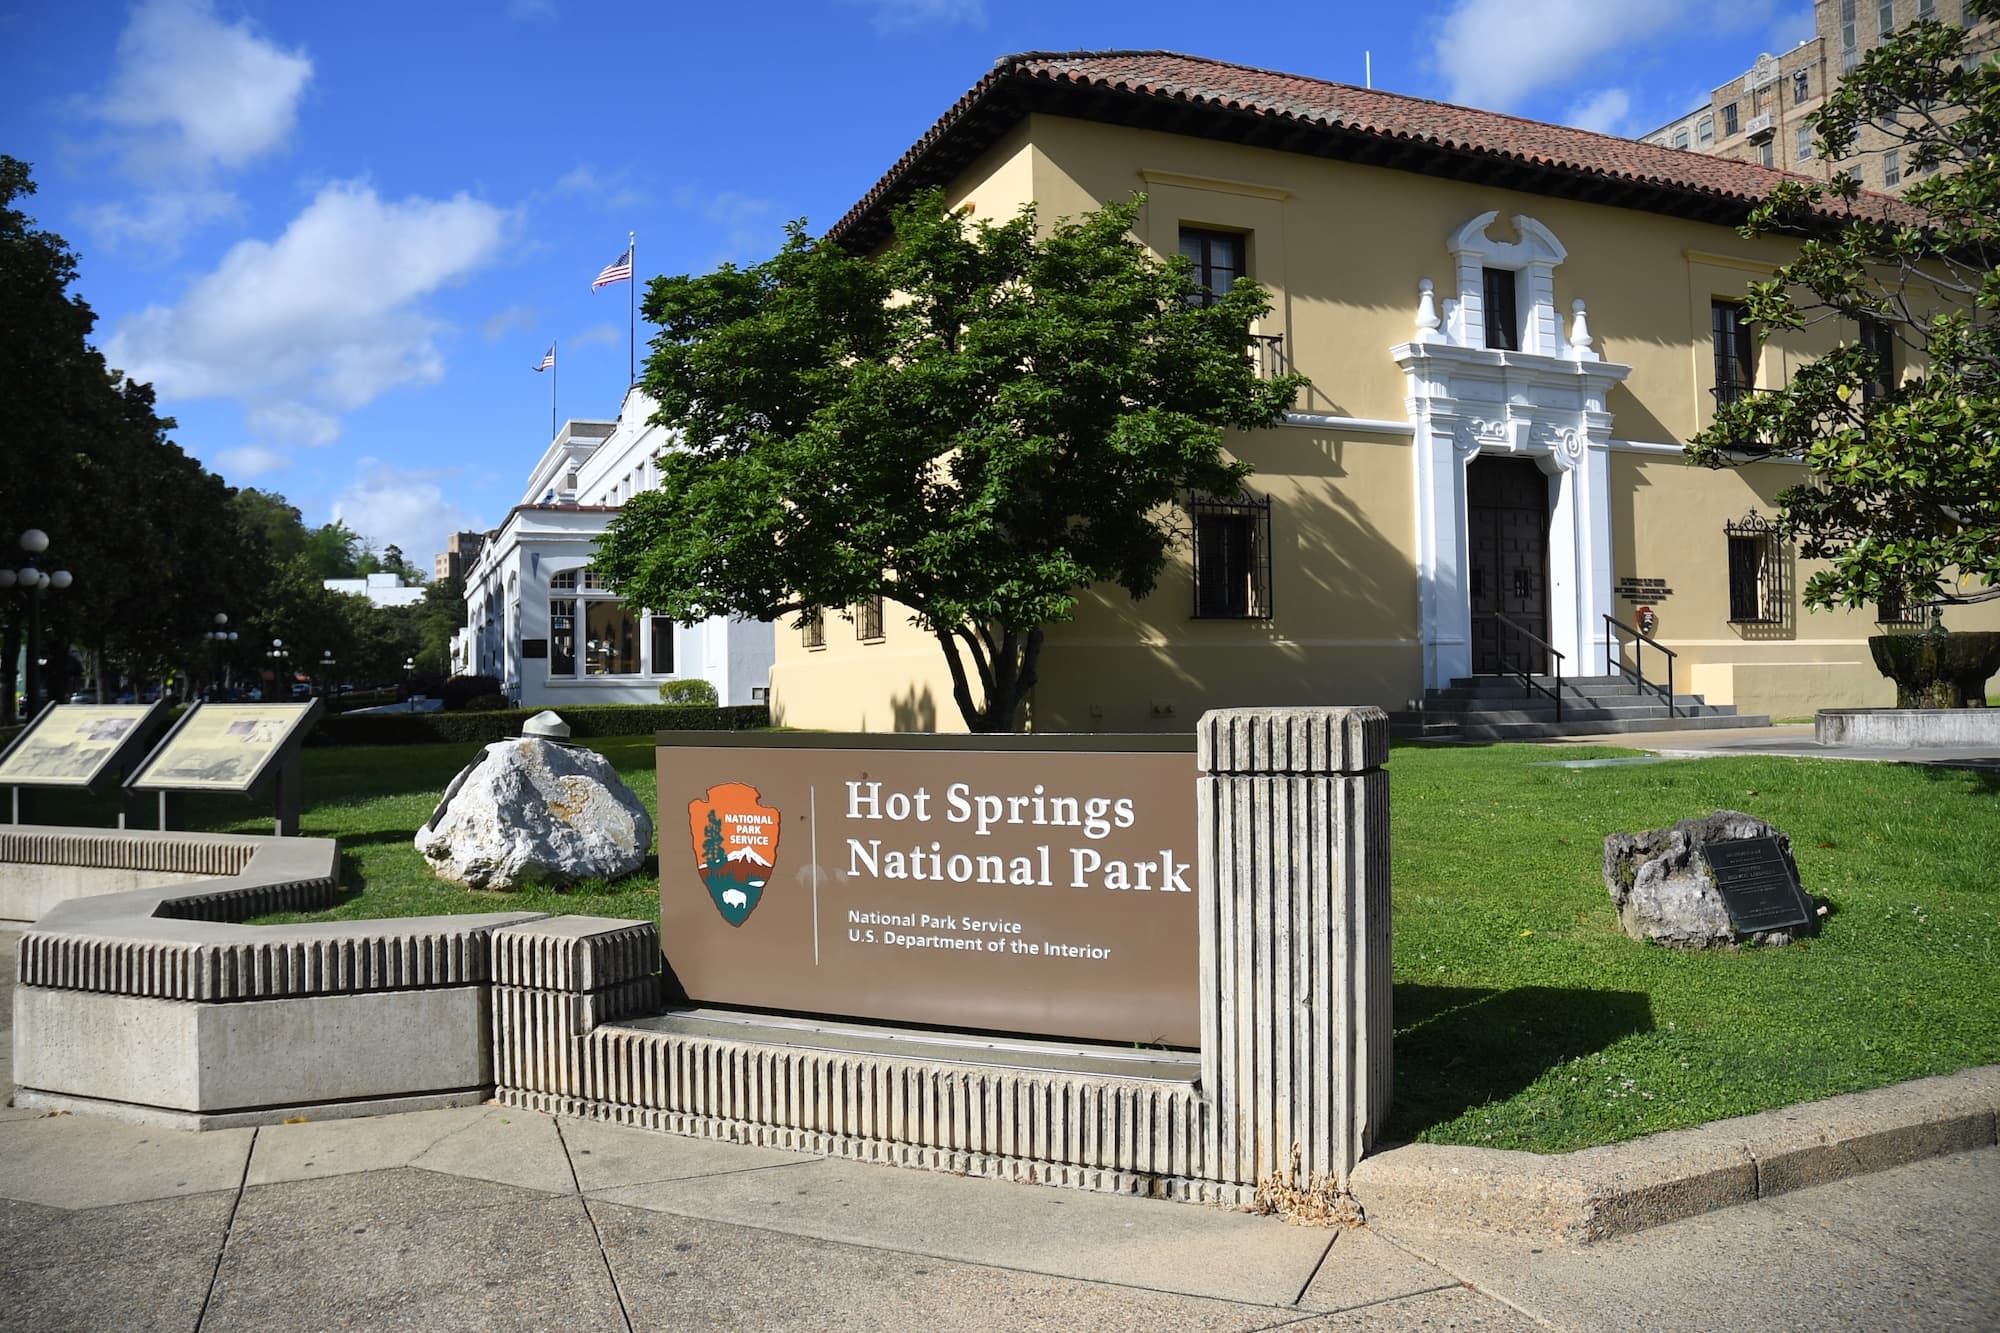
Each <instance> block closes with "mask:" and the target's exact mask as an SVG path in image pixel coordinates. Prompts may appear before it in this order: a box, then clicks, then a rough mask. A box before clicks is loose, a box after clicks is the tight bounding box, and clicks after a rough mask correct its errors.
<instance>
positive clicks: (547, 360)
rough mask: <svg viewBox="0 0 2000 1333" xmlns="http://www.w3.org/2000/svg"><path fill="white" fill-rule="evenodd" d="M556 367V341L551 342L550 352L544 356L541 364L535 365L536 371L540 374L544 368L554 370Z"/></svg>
mask: <svg viewBox="0 0 2000 1333" xmlns="http://www.w3.org/2000/svg"><path fill="white" fill-rule="evenodd" d="M555 368H556V345H555V344H554V343H550V344H549V350H548V354H547V355H546V356H544V357H543V358H542V362H541V364H540V365H538V366H536V367H535V373H536V374H538V375H539V374H540V373H541V372H543V371H544V370H554V369H555Z"/></svg>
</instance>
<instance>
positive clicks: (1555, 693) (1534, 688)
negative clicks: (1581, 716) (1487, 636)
mask: <svg viewBox="0 0 2000 1333" xmlns="http://www.w3.org/2000/svg"><path fill="white" fill-rule="evenodd" d="M1486 614H1487V615H1489V616H1491V617H1492V618H1493V619H1495V620H1497V621H1499V622H1500V623H1501V624H1502V625H1505V626H1506V627H1507V628H1508V629H1511V630H1513V631H1514V632H1515V633H1516V634H1519V635H1520V636H1521V637H1522V638H1524V639H1532V640H1534V641H1535V642H1536V643H1537V644H1539V645H1541V646H1542V647H1543V648H1545V649H1547V650H1548V653H1549V655H1550V656H1551V657H1553V658H1555V660H1556V670H1555V677H1556V687H1555V688H1554V689H1550V688H1549V687H1548V686H1546V685H1544V684H1542V683H1541V682H1540V681H1538V680H1536V679H1535V676H1534V673H1533V672H1531V671H1527V670H1524V669H1523V668H1521V667H1517V666H1515V665H1514V664H1513V661H1512V659H1511V658H1510V657H1509V656H1508V653H1507V639H1506V636H1505V635H1501V636H1499V637H1498V640H1497V642H1496V644H1495V647H1496V648H1497V649H1498V650H1499V653H1500V667H1501V670H1502V672H1503V673H1504V674H1506V675H1509V676H1512V677H1513V678H1514V679H1516V680H1518V681H1520V682H1521V684H1522V685H1523V686H1524V687H1525V688H1524V689H1523V690H1522V691H1521V693H1522V694H1523V695H1524V696H1525V695H1529V694H1534V693H1536V692H1538V691H1539V692H1540V693H1542V694H1546V695H1548V696H1549V698H1551V699H1553V700H1555V704H1556V721H1558V722H1560V721H1562V720H1563V696H1562V688H1563V662H1564V660H1565V659H1564V657H1563V655H1562V652H1561V650H1560V649H1558V648H1557V647H1556V646H1555V645H1554V644H1552V643H1550V642H1549V641H1548V640H1547V639H1544V638H1543V637H1542V636H1541V635H1539V634H1537V633H1535V632H1534V631H1533V630H1531V629H1529V628H1528V627H1527V626H1525V625H1522V624H1521V623H1520V622H1519V621H1516V620H1512V619H1510V618H1508V617H1507V616H1506V615H1504V614H1502V613H1501V612H1498V611H1488V612H1486Z"/></svg>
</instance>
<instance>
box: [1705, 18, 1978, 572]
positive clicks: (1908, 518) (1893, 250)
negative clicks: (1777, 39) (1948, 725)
mask: <svg viewBox="0 0 2000 1333" xmlns="http://www.w3.org/2000/svg"><path fill="white" fill-rule="evenodd" d="M1966 10H1967V17H1968V20H1971V19H1973V18H1975V17H1976V18H1984V19H1990V18H1995V17H2000V0H1967V4H1966ZM1965 39H1966V33H1965V31H1964V30H1963V29H1961V28H1957V27H1954V26H1950V25H1945V24H1938V23H1928V22H1926V23H1917V24H1913V25H1912V26H1910V27H1909V28H1907V29H1904V30H1903V31H1901V32H1899V33H1897V34H1895V36H1893V37H1892V38H1891V39H1890V40H1888V41H1886V42H1884V43H1883V44H1882V45H1881V46H1879V47H1877V48H1876V49H1875V50H1873V51H1871V52H1869V53H1868V54H1867V55H1866V56H1864V57H1863V58H1862V60H1861V62H1860V64H1859V65H1857V66H1856V67H1855V69H1854V70H1853V71H1852V72H1851V73H1849V74H1848V76H1847V77H1846V78H1845V79H1844V80H1843V81H1842V83H1841V85H1840V87H1839V88H1838V89H1837V90H1836V91H1835V92H1834V93H1833V94H1832V95H1831V96H1829V97H1828V98H1827V100H1826V103H1825V104H1824V105H1823V106H1822V107H1821V109H1820V111H1819V112H1818V123H1817V126H1816V134H1817V140H1816V145H1815V146H1816V150H1817V152H1818V154H1819V156H1820V157H1821V158H1822V159H1824V160H1826V161H1828V162H1840V161H1844V160H1847V159H1848V158H1849V157H1850V156H1851V155H1852V152H1853V149H1852V145H1853V144H1854V143H1855V142H1856V140H1857V136H1858V135H1859V134H1860V132H1861V131H1862V130H1863V129H1864V128H1866V127H1869V126H1875V127H1877V128H1878V129H1880V130H1882V131H1883V132H1884V133H1885V134H1886V136H1887V143H1886V146H1885V147H1883V148H1882V149H1879V150H1874V151H1875V152H1876V153H1878V154H1879V153H1880V152H1886V151H1888V150H1889V149H1892V148H1893V149H1895V150H1896V151H1898V152H1900V153H1901V155H1902V169H1903V172H1904V174H1905V175H1906V176H1922V177H1923V178H1922V179H1920V180H1918V182H1917V183H1916V184H1914V185H1912V186H1911V187H1910V188H1909V190H1908V191H1907V192H1906V194H1905V196H1904V197H1905V199H1906V200H1907V202H1908V203H1909V204H1910V205H1913V206H1914V208H1899V207H1896V206H1885V205H1884V203H1883V201H1882V200H1881V199H1879V198H1877V197H1874V196H1869V195H1864V194H1863V193H1862V192H1861V190H1860V187H1859V185H1858V183H1857V181H1856V179H1855V178H1854V177H1853V176H1851V175H1841V176H1838V177H1836V178H1835V179H1834V180H1833V181H1832V182H1831V183H1829V184H1824V185H1822V184H1815V183H1811V182H1806V181H1797V180H1788V181H1786V182H1785V183H1783V184H1782V185H1780V186H1779V187H1778V188H1777V189H1776V190H1774V191H1773V192H1772V194H1771V196H1770V198H1769V199H1767V200H1766V201H1765V202H1764V203H1763V204H1762V205H1760V206H1759V207H1758V208H1757V210H1756V212H1755V213H1754V214H1753V215H1752V217H1751V220H1750V222H1749V224H1748V225H1747V226H1746V227H1745V228H1744V231H1745V234H1746V235H1753V236H1754V235H1762V234H1765V233H1780V234H1799V235H1802V236H1803V237H1804V239H1803V241H1802V243H1801V246H1800V250H1799V254H1798V258H1797V259H1795V260H1794V261H1793V262H1791V263H1789V264H1787V265H1785V266H1784V267H1783V268H1781V269H1779V270H1778V272H1777V275H1776V277H1775V278H1773V279H1772V280H1771V281H1769V282H1762V283H1756V284H1753V285H1752V288H1751V293H1750V300H1749V305H1750V314H1751V318H1752V319H1753V320H1754V321H1756V323H1757V325H1758V328H1759V330H1760V334H1762V335H1768V334H1770V333H1773V332H1777V331H1780V330H1787V329H1798V328H1802V327H1805V326H1806V325H1808V324H1813V323H1819V322H1824V321H1827V320H1838V321H1843V323H1842V324H1841V326H1840V327H1841V328H1842V329H1843V331H1844V337H1843V340H1842V341H1841V343H1840V345H1839V346H1838V347H1837V348H1836V349H1835V350H1834V351H1832V352H1830V353H1828V354H1827V355H1825V356H1823V357H1820V358H1819V359H1817V360H1816V361H1813V362H1812V363H1810V364H1808V365H1805V366H1802V367H1801V368H1800V369H1799V370H1798V371H1797V372H1796V373H1795V374H1794V375H1793V376H1792V381H1791V383H1790V384H1789V385H1788V386H1787V387H1786V388H1785V389H1783V390H1782V391H1778V392H1772V393H1759V394H1752V395H1749V396H1748V397H1746V398H1744V399H1743V400H1742V401H1739V402H1736V403H1733V404H1728V405H1725V406H1724V407H1722V408H1720V409H1719V410H1718V411H1717V413H1716V420H1715V424H1714V425H1713V426H1712V427H1711V428H1710V429H1708V430H1706V431H1704V432H1702V433H1701V434H1700V435H1699V436H1697V437H1696V439H1695V441H1694V442H1693V443H1692V444H1691V445H1690V446H1689V448H1688V452H1689V455H1690V456H1691V458H1693V459H1694V460H1695V461H1697V462H1701V463H1705V464H1708V465H1710V466H1725V465H1729V464H1732V463H1736V462H1740V461H1742V460H1743V459H1745V458H1746V457H1766V456H1770V455H1777V456H1780V457H1790V458H1796V459H1799V460H1801V461H1803V462H1804V464H1805V466H1806V477H1805V479H1804V480H1802V481H1801V482H1800V483H1799V484H1798V485H1796V486H1793V487H1791V488H1789V489H1788V490H1786V491H1785V492H1784V493H1783V494H1782V495H1781V496H1780V497H1779V505H1780V510H1781V512H1780V521H1781V523H1782V526H1783V528H1784V530H1785V532H1786V533H1787V535H1789V536H1790V537H1792V538H1793V539H1794V540H1796V541H1797V542H1798V544H1799V548H1800V550H1801V552H1802V553H1803V554H1804V555H1805V556H1806V557H1808V558H1811V559H1820V560H1826V561H1828V562H1830V563H1829V564H1828V566H1827V567H1826V568H1824V569H1822V570H1819V571H1817V572H1815V573H1814V574H1813V575H1812V576H1811V577H1810V578H1809V579H1808V580H1807V581H1806V585H1805V589H1804V598H1805V602H1806V604H1807V605H1809V606H1815V607H1831V606H1838V605H1846V606H1861V605H1864V604H1866V603H1868V602H1871V601H1874V602H1885V601H1899V600H1900V601H1903V602H1905V603H1928V604H1931V605H1939V606H1942V605H1948V604H1954V603H1966V602H1979V601H1986V600H1989V599H1992V598H1996V597H2000V392H1996V390H2000V324H1996V319H2000V268H1997V267H1996V261H2000V67H1997V66H1996V65H1995V63H1994V61H1993V60H1992V59H1991V58H1989V59H1987V60H1986V61H1985V63H1983V64H1978V63H1974V62H1971V61H1969V60H1968V59H1967V56H1966V51H1965ZM1933 171H1935V173H1936V174H1934V175H1925V173H1929V172H1933ZM1864 330H1874V331H1876V333H1875V336H1873V337H1864V336H1863V333H1864Z"/></svg>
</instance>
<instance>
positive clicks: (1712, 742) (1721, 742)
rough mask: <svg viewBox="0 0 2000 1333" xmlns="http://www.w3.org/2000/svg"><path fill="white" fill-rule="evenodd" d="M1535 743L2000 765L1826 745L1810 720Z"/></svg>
mask: <svg viewBox="0 0 2000 1333" xmlns="http://www.w3.org/2000/svg"><path fill="white" fill-rule="evenodd" d="M1530 744H1535V745H1596V746H1616V747H1619V748H1622V749H1628V750H1644V751H1646V752H1647V753H1649V754H1657V755H1663V756H1666V757H1668V758H1674V759H1697V758H1708V757H1711V756H1716V755H1776V756H1781V757H1784V758H1789V759H1859V760H1868V761H1871V762H1874V763H1882V764H1931V765H1938V766H1942V767H1948V768H1993V769H2000V751H1996V749H1995V747H1993V746H1990V745H1926V746H1918V747H1911V748H1894V747H1890V746H1880V745H1821V744H1820V743H1819V742H1818V741H1816V740H1814V739H1813V724H1812V723H1810V722H1796V723H1784V724H1782V725H1778V726H1771V727H1740V728H1718V729H1716V730H1712V731H1631V732H1623V733H1620V734H1618V735H1613V736H1564V737H1558V738H1555V739H1551V740H1546V741H1533V742H1530Z"/></svg>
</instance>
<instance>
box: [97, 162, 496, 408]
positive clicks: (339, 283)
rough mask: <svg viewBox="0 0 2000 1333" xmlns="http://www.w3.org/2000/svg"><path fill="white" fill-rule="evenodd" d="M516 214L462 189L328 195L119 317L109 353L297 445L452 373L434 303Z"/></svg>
mask: <svg viewBox="0 0 2000 1333" xmlns="http://www.w3.org/2000/svg"><path fill="white" fill-rule="evenodd" d="M510 223H511V215H510V214H508V213H506V212H503V211H502V210H500V209H498V208H495V207H494V206H492V205H491V204H487V203H483V202H481V201H479V200H476V199H472V198H470V197H468V196H466V195H463V194H460V195H457V196H454V197H453V198H451V199H445V200H432V199H422V198H414V197H413V198H409V199H404V200H401V201H390V200H383V199H381V198H379V197H378V196H377V195H376V193H375V191H374V190H373V189H371V188H370V187H368V186H367V185H364V184H361V183H359V182H339V183H335V184H332V185H329V186H327V187H325V188H324V189H322V190H321V191H320V193H319V195H318V197H317V198H315V199H314V200H313V201H312V203H311V204H309V205H307V207H306V208H305V210H304V211H303V212H301V213H300V214H299V215H298V216H297V217H296V218H294V219H293V220H292V222H291V224H290V225H289V226H288V227H287V228H286V229H285V231H284V234H283V235H281V236H279V237H278V238H277V239H276V240H274V241H261V240H246V241H239V242H238V243H237V244H236V245H235V246H233V247H231V249H230V250H229V252H228V253H227V254H226V255H224V256H223V259H222V262H221V263H220V265H218V266H217V268H216V269H215V271H214V272H212V273H209V274H207V275H206V276H204V277H202V278H199V279H197V280H196V281H195V282H194V283H193V284H191V285H190V286H189V288H188V289H187V292H186V293H185V294H184V295H183V296H182V298H181V300H180V302H179V303H178V304H176V305H173V306H158V305H155V306H148V307H147V308H146V309H145V310H142V311H140V312H139V313H138V314H136V315H133V316H130V317H128V318H126V319H124V320H122V321H120V323H119V325H118V327H117V329H116V330H115V331H114V332H113V334H112V336H111V337H110V339H109V340H108V341H107V342H106V344H105V355H106V357H107V358H108V359H109V360H110V362H111V364H113V365H115V366H118V367H120V368H122V369H123V370H125V371H126V372H127V373H129V374H130V375H131V376H132V377H133V378H135V379H139V380H150V381H152V382H153V383H154V384H156V385H157V386H158V387H159V390H160V393H161V396H162V397H163V398H167V399H174V398H234V399H236V400H238V401H239V402H241V403H242V404H243V405H244V407H245V408H246V409H247V410H248V411H249V412H250V414H251V421H252V425H253V427H258V426H262V427H267V428H270V429H273V430H274V431H275V432H277V433H278V434H281V435H283V436H284V437H286V438H288V439H289V440H291V441H292V442H300V443H313V442H323V441H324V440H326V439H330V438H332V433H334V432H337V430H338V420H337V417H338V415H339V414H340V413H342V412H346V411H352V410H353V409H355V408H358V407H361V406H363V405H365V404H367V403H369V402H372V401H373V400H374V399H376V398H377V397H379V396H381V395H382V394H383V393H385V392H387V391H388V390H390V389H392V388H396V387H398V386H400V385H415V384H431V383H435V382H437V381H438V380H439V379H441V378H442V377H443V375H444V354H443V352H442V351H441V350H440V349H439V347H438V338H439V336H440V335H441V333H442V332H443V331H444V325H443V324H442V322H441V321H440V320H438V319H437V318H436V317H435V316H434V315H432V314H430V313H429V312H427V311H426V310H425V308H424V302H425V301H426V300H427V298H429V297H431V296H432V295H434V294H435V293H436V292H437V291H438V290H439V289H441V288H443V287H446V286H450V285H453V284H455V283H458V282H460V281H462V280H463V279H464V278H466V277H467V276H468V275H469V274H471V273H473V272H475V271H477V270H478V269H480V268H483V267H485V266H486V265H488V264H490V263H491V262H493V261H494V260H495V259H496V258H497V257H498V256H499V254H500V250H501V244H502V240H503V238H504V236H505V233H506V232H507V230H508V228H509V226H510Z"/></svg>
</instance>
